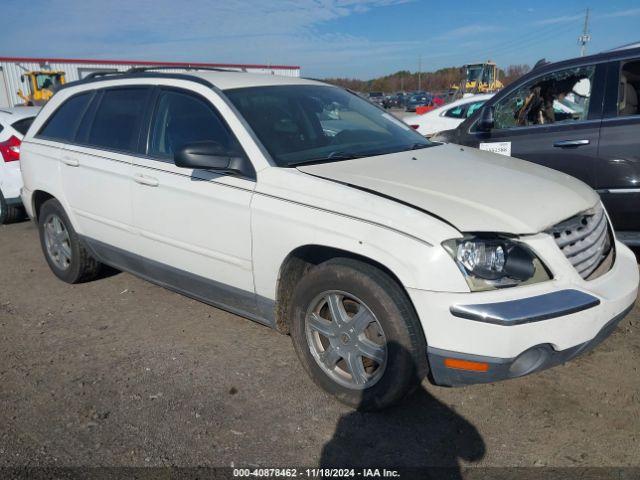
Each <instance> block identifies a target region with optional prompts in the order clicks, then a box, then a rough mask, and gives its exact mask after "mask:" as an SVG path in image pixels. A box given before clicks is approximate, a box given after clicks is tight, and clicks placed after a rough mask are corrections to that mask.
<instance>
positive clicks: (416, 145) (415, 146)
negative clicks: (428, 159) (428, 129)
mask: <svg viewBox="0 0 640 480" xmlns="http://www.w3.org/2000/svg"><path fill="white" fill-rule="evenodd" d="M432 146H433V144H431V143H414V144H412V145H411V146H410V147H409V150H419V149H421V148H427V147H432Z"/></svg>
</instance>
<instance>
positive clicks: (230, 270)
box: [132, 87, 260, 320]
mask: <svg viewBox="0 0 640 480" xmlns="http://www.w3.org/2000/svg"><path fill="white" fill-rule="evenodd" d="M210 95H212V94H210ZM156 96H157V99H156V101H155V108H154V113H153V117H152V118H151V121H150V127H149V132H148V140H147V144H148V146H147V155H146V157H145V158H136V159H135V160H134V164H133V172H132V174H133V182H132V185H133V216H134V223H135V225H136V228H137V229H138V231H139V235H140V236H139V243H138V248H137V250H138V253H139V255H140V256H141V257H144V272H143V273H144V274H146V275H147V276H149V277H151V278H153V279H154V280H156V281H160V282H161V283H163V284H165V285H168V286H171V287H172V288H174V289H177V290H179V291H181V292H183V293H186V294H188V295H190V296H192V297H196V298H198V299H200V300H202V301H205V302H208V303H213V304H215V305H218V306H220V307H222V308H226V309H228V310H232V311H237V312H241V313H243V314H245V315H252V314H253V313H255V309H256V302H255V295H254V287H253V271H252V257H251V218H250V203H251V198H252V194H253V190H254V188H255V180H254V179H251V178H243V177H239V176H234V175H229V174H224V173H220V172H214V171H208V170H200V169H195V170H194V169H187V168H181V167H178V166H176V165H175V164H174V160H173V156H174V153H175V152H176V151H178V150H179V149H180V148H182V147H183V146H185V145H188V144H192V143H194V142H200V141H213V142H217V143H219V144H220V145H221V146H223V147H229V146H231V145H232V144H234V145H236V144H237V140H236V138H235V136H234V134H233V132H232V131H231V129H230V128H229V127H228V125H227V123H226V122H225V121H224V119H223V117H222V115H221V114H220V113H219V112H218V110H217V109H216V108H215V106H214V105H213V104H212V102H211V100H210V99H208V98H205V97H204V96H201V95H199V94H196V93H194V92H191V91H185V90H181V89H176V88H172V87H160V88H158V89H157V92H156ZM238 148H239V147H238ZM257 319H258V320H260V318H257Z"/></svg>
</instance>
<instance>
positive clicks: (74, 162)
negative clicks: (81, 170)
mask: <svg viewBox="0 0 640 480" xmlns="http://www.w3.org/2000/svg"><path fill="white" fill-rule="evenodd" d="M62 163H64V164H65V165H69V166H70V167H78V166H80V162H79V161H78V160H76V159H75V158H71V157H62Z"/></svg>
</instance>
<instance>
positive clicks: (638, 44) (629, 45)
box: [605, 42, 640, 52]
mask: <svg viewBox="0 0 640 480" xmlns="http://www.w3.org/2000/svg"><path fill="white" fill-rule="evenodd" d="M638 47H640V42H632V43H627V44H625V45H620V46H619V47H615V48H612V49H610V50H605V52H617V51H619V50H629V49H631V48H638Z"/></svg>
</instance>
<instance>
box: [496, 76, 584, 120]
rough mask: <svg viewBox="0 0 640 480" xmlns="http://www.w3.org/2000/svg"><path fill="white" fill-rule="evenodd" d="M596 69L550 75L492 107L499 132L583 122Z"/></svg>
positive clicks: (540, 78)
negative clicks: (526, 127) (531, 126)
mask: <svg viewBox="0 0 640 480" xmlns="http://www.w3.org/2000/svg"><path fill="white" fill-rule="evenodd" d="M594 73H595V66H593V65H591V66H587V67H577V68H571V69H567V70H560V71H558V72H553V73H550V74H548V75H545V76H543V77H539V78H536V79H535V80H533V81H531V82H529V83H526V84H525V85H523V86H522V87H520V88H518V89H517V90H515V91H514V92H512V93H511V94H510V95H508V96H506V97H505V98H503V99H502V100H500V101H499V102H498V103H497V104H496V106H495V114H494V122H495V127H496V128H498V129H503V128H514V127H524V126H529V125H546V124H551V123H560V122H563V123H571V122H576V121H582V120H586V118H587V115H588V113H589V99H590V97H591V89H592V86H593V77H594Z"/></svg>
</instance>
